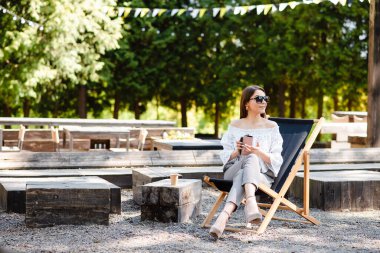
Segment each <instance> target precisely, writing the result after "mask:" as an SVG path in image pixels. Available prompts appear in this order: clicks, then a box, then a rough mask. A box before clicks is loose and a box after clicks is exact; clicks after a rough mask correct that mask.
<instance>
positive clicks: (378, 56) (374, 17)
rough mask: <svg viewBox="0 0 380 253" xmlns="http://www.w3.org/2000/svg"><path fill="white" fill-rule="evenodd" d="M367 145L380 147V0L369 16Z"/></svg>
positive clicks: (372, 6) (372, 3) (375, 2)
mask: <svg viewBox="0 0 380 253" xmlns="http://www.w3.org/2000/svg"><path fill="white" fill-rule="evenodd" d="M368 44H369V52H368V108H367V111H368V118H367V122H368V125H367V143H368V145H369V146H370V147H380V134H379V133H380V0H372V1H371V3H370V14H369V43H368Z"/></svg>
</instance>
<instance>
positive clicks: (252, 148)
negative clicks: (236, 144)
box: [244, 142, 271, 164]
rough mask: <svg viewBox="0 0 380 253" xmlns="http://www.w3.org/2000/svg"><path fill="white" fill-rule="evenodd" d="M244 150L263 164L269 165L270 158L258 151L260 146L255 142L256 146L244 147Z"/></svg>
mask: <svg viewBox="0 0 380 253" xmlns="http://www.w3.org/2000/svg"><path fill="white" fill-rule="evenodd" d="M244 150H245V152H247V153H251V154H255V155H257V156H258V157H260V158H261V159H262V160H263V161H264V162H265V163H267V164H271V161H270V157H269V155H268V154H267V153H265V152H264V151H262V150H261V149H260V144H259V143H258V142H257V143H256V146H253V145H252V146H250V145H245V146H244Z"/></svg>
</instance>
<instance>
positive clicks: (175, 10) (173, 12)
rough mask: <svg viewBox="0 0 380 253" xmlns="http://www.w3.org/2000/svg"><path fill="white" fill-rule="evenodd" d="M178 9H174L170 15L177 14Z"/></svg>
mask: <svg viewBox="0 0 380 253" xmlns="http://www.w3.org/2000/svg"><path fill="white" fill-rule="evenodd" d="M178 11H179V10H178V9H173V10H172V12H171V13H170V15H171V16H172V17H173V16H174V15H175V14H177V13H178Z"/></svg>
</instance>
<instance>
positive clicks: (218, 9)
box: [212, 8, 220, 18]
mask: <svg viewBox="0 0 380 253" xmlns="http://www.w3.org/2000/svg"><path fill="white" fill-rule="evenodd" d="M219 11H220V8H213V9H212V16H213V17H214V18H215V17H216V15H218V13H219Z"/></svg>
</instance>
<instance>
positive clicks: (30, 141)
mask: <svg viewBox="0 0 380 253" xmlns="http://www.w3.org/2000/svg"><path fill="white" fill-rule="evenodd" d="M145 129H146V130H147V131H148V136H147V138H146V142H145V146H144V149H145V150H151V147H152V140H153V139H157V138H162V135H163V133H164V132H166V133H170V132H173V133H177V132H178V133H182V134H186V135H187V136H190V137H194V135H195V129H194V128H191V127H174V126H165V125H163V126H159V125H158V126H146V127H145ZM139 132H140V128H137V127H132V128H131V129H130V140H131V142H130V144H131V147H132V148H134V147H137V143H138V141H137V139H138V135H139ZM17 134H18V130H16V129H2V135H0V137H2V138H3V139H4V141H5V144H6V145H11V144H14V143H15V142H16V141H17ZM103 137H104V136H103ZM103 137H102V138H103ZM59 139H60V140H62V141H61V142H60V148H64V146H66V143H67V136H66V134H65V132H64V130H63V127H61V128H60V129H59ZM90 139H91V135H88V134H85V133H81V134H79V133H78V134H77V137H76V138H75V143H74V146H73V148H74V149H75V150H88V149H90ZM110 141H111V142H110V145H111V146H112V147H114V146H116V144H117V143H116V140H115V138H110ZM120 145H121V147H126V139H124V138H121V139H120ZM24 147H25V150H29V151H35V152H52V151H54V148H53V147H54V145H53V140H52V135H51V131H50V129H28V130H27V132H26V136H25V146H24Z"/></svg>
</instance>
